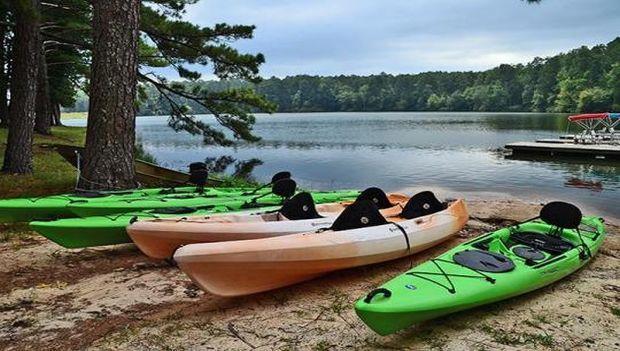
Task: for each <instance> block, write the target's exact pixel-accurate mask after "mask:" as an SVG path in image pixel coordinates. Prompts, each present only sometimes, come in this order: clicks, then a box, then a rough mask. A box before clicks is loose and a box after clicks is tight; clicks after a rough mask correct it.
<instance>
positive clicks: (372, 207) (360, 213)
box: [329, 200, 388, 231]
mask: <svg viewBox="0 0 620 351" xmlns="http://www.w3.org/2000/svg"><path fill="white" fill-rule="evenodd" d="M384 224H388V221H387V220H386V219H385V217H383V215H381V212H379V208H378V207H377V205H376V204H375V203H374V202H373V201H372V200H356V201H355V202H354V203H352V204H351V205H349V206H347V208H345V209H344V211H342V213H341V214H340V215H339V216H338V218H336V220H335V221H334V223H333V224H332V226H331V227H330V228H329V229H331V230H333V231H341V230H349V229H358V228H366V227H374V226H379V225H384Z"/></svg>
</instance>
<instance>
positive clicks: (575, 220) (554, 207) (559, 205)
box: [540, 201, 582, 229]
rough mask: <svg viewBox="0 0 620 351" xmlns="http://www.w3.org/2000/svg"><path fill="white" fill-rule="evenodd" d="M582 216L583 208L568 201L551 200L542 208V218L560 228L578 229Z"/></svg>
mask: <svg viewBox="0 0 620 351" xmlns="http://www.w3.org/2000/svg"><path fill="white" fill-rule="evenodd" d="M581 218H582V214H581V210H579V208H577V206H575V205H572V204H569V203H567V202H561V201H554V202H550V203H548V204H546V205H545V206H544V207H543V208H542V209H541V210H540V219H542V220H543V221H545V223H547V224H550V225H553V226H556V227H558V228H564V229H577V228H578V227H579V224H581Z"/></svg>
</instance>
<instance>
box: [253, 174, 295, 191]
mask: <svg viewBox="0 0 620 351" xmlns="http://www.w3.org/2000/svg"><path fill="white" fill-rule="evenodd" d="M290 178H291V172H289V171H281V172H278V173H276V174H274V175H273V177H271V181H270V182H269V183H267V184H264V185H261V186H259V187H258V188H256V189H254V190H252V191H248V192H245V193H243V195H252V194H256V193H257V192H258V191H259V190H261V189H264V188H266V187H268V186H272V185H274V184H275V183H276V182H278V181H279V180H282V179H290Z"/></svg>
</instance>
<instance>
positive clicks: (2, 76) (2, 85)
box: [0, 7, 10, 127]
mask: <svg viewBox="0 0 620 351" xmlns="http://www.w3.org/2000/svg"><path fill="white" fill-rule="evenodd" d="M6 20H7V12H6V10H5V9H4V7H3V8H2V9H0V21H6ZM8 28H9V27H7V26H3V25H0V127H6V125H7V120H8V118H9V101H8V99H7V93H8V89H9V75H8V74H9V72H8V67H7V64H8V61H9V49H8V46H9V44H10V41H9V40H8V33H9V30H8Z"/></svg>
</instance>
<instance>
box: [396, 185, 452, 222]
mask: <svg viewBox="0 0 620 351" xmlns="http://www.w3.org/2000/svg"><path fill="white" fill-rule="evenodd" d="M446 208H447V205H446V204H444V203H442V202H441V201H439V200H438V199H437V197H435V194H433V192H432V191H423V192H420V193H417V194H415V195H413V196H412V197H411V199H409V201H407V204H406V205H405V207H403V210H402V212H401V214H400V217H403V218H406V219H413V218H418V217H422V216H427V215H429V214H433V213H437V212H439V211H443V210H445V209H446Z"/></svg>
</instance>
